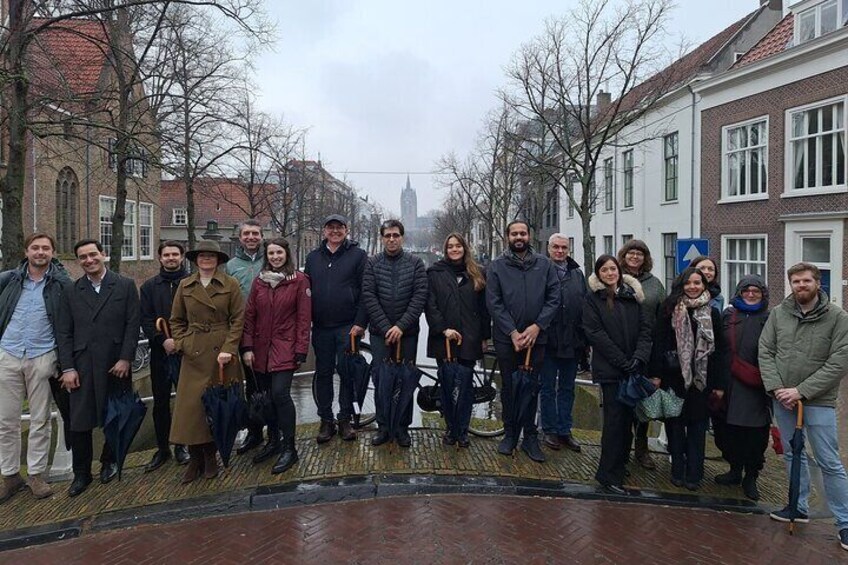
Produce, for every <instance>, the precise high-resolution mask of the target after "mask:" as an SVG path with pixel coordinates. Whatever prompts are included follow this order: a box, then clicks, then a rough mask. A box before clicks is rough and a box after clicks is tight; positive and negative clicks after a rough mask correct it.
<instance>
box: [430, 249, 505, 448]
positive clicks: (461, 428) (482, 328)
mask: <svg viewBox="0 0 848 565" xmlns="http://www.w3.org/2000/svg"><path fill="white" fill-rule="evenodd" d="M444 257H445V258H444V259H442V260H441V261H438V262H437V263H436V264H435V265H433V266H432V267H430V268H429V269H428V270H427V280H428V283H429V294H428V298H427V308H426V310H425V312H426V316H427V324H428V325H429V327H430V334H429V336H428V337H427V356H428V357H433V358H435V359H436V360H437V363H438V364H439V366H441V365H442V363H444V360H445V359H446V358H447V357H448V352H447V341H450V342H451V351H450V353H451V354H450V357H451V358H453V359H456V361H457V362H459V363H460V364H462V365H465V366H466V367H474V364H475V363H476V362H477V360H478V359H482V358H483V351H484V350H485V349H486V342H487V340H488V339H489V338H490V337H492V329H491V326H492V324H491V319H490V318H489V312H488V310H487V308H486V277H485V276H484V274H483V272H482V271H481V270H480V267H479V266H478V265H477V263H476V262H475V261H474V257H472V256H471V252H470V250H469V248H468V244H467V243H466V241H465V239H463V237H462V236H461V235H459V234H458V233H452V234H450V235H449V236H448V237H447V239H446V240H445V246H444ZM442 384H443V385H444V383H442ZM457 384H458V387H457V388H458V392H459V394H458V395H457V397H456V398H454V397H453V394H452V393H453V390H449V388H453V387H447V386H442V387H441V391H442V406H443V411H444V413H445V414H453V413H458V414H459V417H458V418H457V419H456V421H452V419H451V418H445V423H446V425H447V432H445V435H444V437H443V438H442V441H443V443H444V444H445V445H455V444H456V443H457V442H458V443H459V445H460V447H468V446H469V442H468V425H469V423H470V421H471V408H472V407H473V402H472V401H473V390H472V386H473V382H472V378H471V375H468V378H465V379H462V381H461V382H459V383H457ZM454 403H456V407H454ZM454 410H456V412H454Z"/></svg>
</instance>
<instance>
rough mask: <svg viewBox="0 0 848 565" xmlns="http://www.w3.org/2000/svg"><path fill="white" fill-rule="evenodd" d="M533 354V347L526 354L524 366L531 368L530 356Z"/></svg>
mask: <svg viewBox="0 0 848 565" xmlns="http://www.w3.org/2000/svg"><path fill="white" fill-rule="evenodd" d="M532 353H533V346H532V345H531V346H530V347H528V348H527V353H525V354H524V366H525V367H530V355H531V354H532Z"/></svg>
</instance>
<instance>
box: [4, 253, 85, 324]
mask: <svg viewBox="0 0 848 565" xmlns="http://www.w3.org/2000/svg"><path fill="white" fill-rule="evenodd" d="M27 266H28V263H27V261H23V262H22V263H21V265H20V266H19V267H18V268H17V269H11V270H9V271H4V272H2V273H0V336H2V335H3V333H4V332H5V331H6V327H7V326H8V325H9V321H10V320H11V319H12V314H14V313H15V308H17V306H18V300H20V298H21V294H22V293H23V288H24V287H23V284H24V279H25V278H26V277H27ZM44 276H45V279H46V280H45V283H44V308H45V309H46V310H47V319H48V320H50V325H51V326H52V327H53V336H54V338H55V336H56V328H57V326H59V325H60V323H61V320H62V318H63V317H65V316H67V310H65V309H64V308H63V307H62V302H63V299H62V294H63V292H64V291H65V288H67V287H68V286H69V285H70V284H71V278H70V277H69V276H68V272H67V271H65V267H64V266H62V263H60V262H59V261H58V260H57V259H53V260H52V261H51V263H50V267H49V268H48V269H47V273H46V274H45V275H44ZM57 341H58V340H57Z"/></svg>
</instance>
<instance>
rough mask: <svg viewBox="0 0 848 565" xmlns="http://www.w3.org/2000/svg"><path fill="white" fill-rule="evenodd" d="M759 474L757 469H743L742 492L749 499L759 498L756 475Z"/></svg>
mask: <svg viewBox="0 0 848 565" xmlns="http://www.w3.org/2000/svg"><path fill="white" fill-rule="evenodd" d="M759 476H760V472H759V471H752V470H751V469H746V470H745V478H744V479H742V492H743V493H745V496H746V497H748V498H750V499H751V500H754V501H756V500H759V499H760V491H759V489H757V477H759Z"/></svg>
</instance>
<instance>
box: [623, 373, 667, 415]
mask: <svg viewBox="0 0 848 565" xmlns="http://www.w3.org/2000/svg"><path fill="white" fill-rule="evenodd" d="M656 389H657V387H655V386H654V383H652V382H651V381H650V380H648V378H647V377H646V376H645V375H640V374H636V373H634V374H632V375H629V376H628V377H627V379H625V380H623V381H621V383H620V384H619V385H618V394H617V395H616V400H618V401H619V402H621V403H622V404H624V405H625V406H629V407H630V408H636V405H637V404H639V402H641V401H642V400H644V399H646V398H648V397H649V396H650V395H652V394H653V393H654V391H656Z"/></svg>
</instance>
